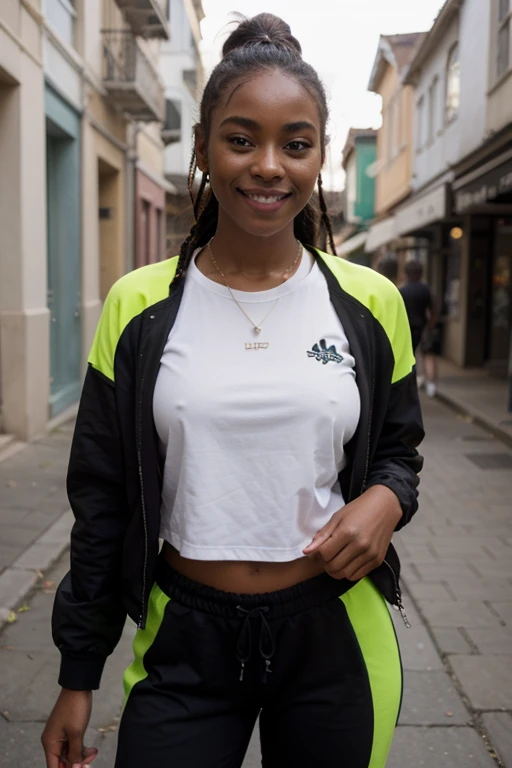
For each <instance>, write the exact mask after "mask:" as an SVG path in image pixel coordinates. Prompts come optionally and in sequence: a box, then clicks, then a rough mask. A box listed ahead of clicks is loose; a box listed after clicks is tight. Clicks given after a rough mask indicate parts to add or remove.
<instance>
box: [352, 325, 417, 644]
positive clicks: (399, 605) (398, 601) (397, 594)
mask: <svg viewBox="0 0 512 768" xmlns="http://www.w3.org/2000/svg"><path fill="white" fill-rule="evenodd" d="M361 317H362V318H363V319H364V315H361ZM374 393H375V369H374V367H373V366H372V384H371V390H370V410H369V412H368V442H367V445H366V463H365V468H364V476H363V484H362V486H361V494H363V493H364V492H365V490H366V480H367V477H368V469H369V465H370V443H371V431H372V417H373V396H374ZM383 562H384V564H385V565H386V566H387V567H388V568H389V570H390V572H391V575H392V577H393V584H394V587H395V597H396V604H394V605H393V608H394V609H395V610H396V611H400V616H401V617H402V621H403V622H404V624H405V626H406V627H407V629H410V628H411V623H410V621H409V619H408V618H407V614H406V612H405V608H404V605H403V602H402V591H401V589H400V586H399V584H398V580H397V578H396V575H395V572H394V570H393V569H392V567H391V565H390V564H389V563H388V561H387V560H384V561H383Z"/></svg>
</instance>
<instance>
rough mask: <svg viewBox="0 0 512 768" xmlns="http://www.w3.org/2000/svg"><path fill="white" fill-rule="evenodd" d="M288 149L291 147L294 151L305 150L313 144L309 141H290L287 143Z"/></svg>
mask: <svg viewBox="0 0 512 768" xmlns="http://www.w3.org/2000/svg"><path fill="white" fill-rule="evenodd" d="M286 149H290V150H291V151H292V152H303V151H304V150H305V149H311V144H309V143H308V142H307V141H299V140H298V139H297V140H295V141H290V142H288V144H287V145H286Z"/></svg>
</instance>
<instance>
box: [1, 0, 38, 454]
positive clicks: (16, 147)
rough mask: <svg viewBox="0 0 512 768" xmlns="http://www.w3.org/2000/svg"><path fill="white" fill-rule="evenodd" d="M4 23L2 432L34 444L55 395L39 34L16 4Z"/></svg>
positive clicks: (5, 9) (6, 9) (7, 6)
mask: <svg viewBox="0 0 512 768" xmlns="http://www.w3.org/2000/svg"><path fill="white" fill-rule="evenodd" d="M32 7H34V8H35V10H36V11H37V10H38V6H37V4H35V3H32ZM0 19H1V20H2V21H4V22H5V23H6V25H7V26H8V27H9V29H10V30H11V32H12V36H8V35H7V34H6V33H5V32H4V31H3V30H2V29H1V28H0V81H3V84H2V85H1V87H0V167H1V168H2V173H1V174H0V380H1V392H2V401H3V419H4V428H5V429H6V431H8V432H12V433H13V434H15V435H17V437H18V438H19V439H22V440H29V439H32V438H33V437H35V436H36V435H40V434H42V433H43V432H44V431H45V428H46V422H47V418H48V393H49V358H48V348H49V313H48V309H47V306H46V208H45V154H46V153H45V124H44V91H43V73H42V50H41V34H40V30H39V28H38V25H37V22H36V20H35V19H34V18H33V17H32V15H31V14H30V13H29V12H28V11H27V10H26V9H25V8H23V7H22V6H21V5H20V4H19V3H18V2H13V0H8V2H2V3H0ZM13 37H14V39H13Z"/></svg>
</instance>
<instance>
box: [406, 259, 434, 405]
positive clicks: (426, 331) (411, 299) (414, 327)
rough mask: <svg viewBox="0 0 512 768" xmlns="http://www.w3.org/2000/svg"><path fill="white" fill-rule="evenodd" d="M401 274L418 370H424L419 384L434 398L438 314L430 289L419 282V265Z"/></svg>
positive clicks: (412, 263) (408, 265) (408, 264)
mask: <svg viewBox="0 0 512 768" xmlns="http://www.w3.org/2000/svg"><path fill="white" fill-rule="evenodd" d="M404 274H405V280H406V282H405V283H404V284H403V285H402V286H400V293H401V294H402V298H403V300H404V303H405V309H406V311H407V317H408V319H409V326H410V328H411V336H412V346H413V349H414V353H415V355H416V359H417V362H418V367H419V366H420V365H421V367H422V368H423V373H419V377H418V378H419V380H418V384H419V386H422V384H423V381H424V383H425V391H426V393H427V395H428V396H429V397H434V395H435V394H436V382H437V358H436V354H438V351H437V350H438V349H439V327H438V326H437V313H436V310H435V306H434V301H433V298H432V293H431V291H430V288H429V286H428V285H427V284H426V283H425V282H423V280H422V278H423V265H422V263H421V262H420V261H416V260H412V261H408V262H406V264H405V267H404ZM420 358H421V359H420ZM423 377H424V379H423Z"/></svg>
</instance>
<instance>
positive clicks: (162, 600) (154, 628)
mask: <svg viewBox="0 0 512 768" xmlns="http://www.w3.org/2000/svg"><path fill="white" fill-rule="evenodd" d="M170 599H171V598H170V597H168V596H167V595H166V594H165V593H164V592H162V590H161V589H160V587H159V586H158V585H157V584H154V585H153V589H152V590H151V594H150V596H149V604H148V617H147V621H146V627H145V629H138V630H137V634H136V635H135V639H134V641H133V656H134V659H133V661H132V663H131V664H130V666H129V667H128V669H127V670H126V672H125V673H124V677H123V686H124V703H123V710H124V708H125V706H126V702H127V701H128V697H129V695H130V693H131V692H132V689H133V686H134V685H136V684H137V683H140V681H141V680H144V679H145V678H146V677H147V676H148V673H147V672H146V669H145V667H144V656H145V654H146V653H147V651H149V649H150V648H151V646H152V645H153V643H154V642H155V638H156V636H157V634H158V630H159V629H160V627H161V625H162V621H163V619H164V613H165V609H166V607H167V603H168V602H169V600H170Z"/></svg>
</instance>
